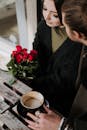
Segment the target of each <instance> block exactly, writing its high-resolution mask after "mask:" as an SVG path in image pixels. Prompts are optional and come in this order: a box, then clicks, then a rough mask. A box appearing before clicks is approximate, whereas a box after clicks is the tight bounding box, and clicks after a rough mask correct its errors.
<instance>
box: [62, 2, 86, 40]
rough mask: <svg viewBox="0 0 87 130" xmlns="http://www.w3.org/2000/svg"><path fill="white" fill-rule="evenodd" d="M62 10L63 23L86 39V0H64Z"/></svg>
mask: <svg viewBox="0 0 87 130" xmlns="http://www.w3.org/2000/svg"><path fill="white" fill-rule="evenodd" d="M62 12H63V13H65V16H64V21H65V23H66V24H67V25H68V26H69V27H70V28H71V29H72V30H75V31H77V32H78V33H83V34H84V36H85V37H86V39H87V0H65V1H64V3H63V6H62Z"/></svg>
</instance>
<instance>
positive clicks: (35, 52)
mask: <svg viewBox="0 0 87 130" xmlns="http://www.w3.org/2000/svg"><path fill="white" fill-rule="evenodd" d="M37 54H38V53H37V51H36V50H31V51H30V55H32V56H33V59H35V58H36V56H37Z"/></svg>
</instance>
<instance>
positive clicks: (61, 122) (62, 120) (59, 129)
mask: <svg viewBox="0 0 87 130" xmlns="http://www.w3.org/2000/svg"><path fill="white" fill-rule="evenodd" d="M64 119H65V118H64V117H63V118H62V119H61V121H60V124H59V126H58V130H61V126H62V124H63V122H64Z"/></svg>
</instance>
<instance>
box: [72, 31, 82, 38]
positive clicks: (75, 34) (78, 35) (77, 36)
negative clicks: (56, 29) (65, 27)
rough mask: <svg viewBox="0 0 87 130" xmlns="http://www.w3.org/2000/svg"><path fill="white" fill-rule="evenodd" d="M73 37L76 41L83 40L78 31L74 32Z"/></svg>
mask: <svg viewBox="0 0 87 130" xmlns="http://www.w3.org/2000/svg"><path fill="white" fill-rule="evenodd" d="M73 35H74V37H75V38H76V39H79V38H81V35H80V33H78V32H77V31H73Z"/></svg>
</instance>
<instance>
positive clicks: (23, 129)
mask: <svg viewBox="0 0 87 130" xmlns="http://www.w3.org/2000/svg"><path fill="white" fill-rule="evenodd" d="M12 80H13V76H12V75H11V74H9V72H5V71H2V70H0V130H29V128H28V127H27V125H26V123H25V121H24V118H23V117H21V116H20V115H19V114H18V112H17V109H16V108H17V103H18V101H19V100H20V97H21V96H22V95H23V94H25V93H26V92H29V91H32V88H30V87H29V86H27V85H26V84H24V83H22V82H21V81H19V80H16V81H15V82H14V83H12V82H11V81H12ZM2 124H3V125H2Z"/></svg>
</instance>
